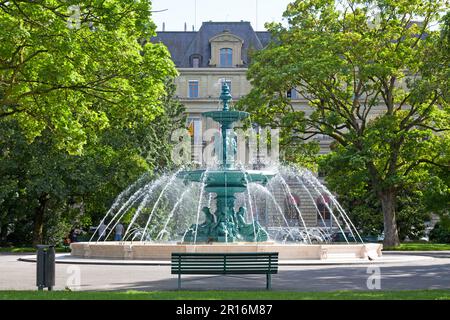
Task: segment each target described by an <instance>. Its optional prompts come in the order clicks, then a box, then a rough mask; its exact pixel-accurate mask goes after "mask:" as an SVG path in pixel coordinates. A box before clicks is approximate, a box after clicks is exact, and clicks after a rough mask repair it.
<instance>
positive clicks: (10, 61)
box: [0, 0, 176, 154]
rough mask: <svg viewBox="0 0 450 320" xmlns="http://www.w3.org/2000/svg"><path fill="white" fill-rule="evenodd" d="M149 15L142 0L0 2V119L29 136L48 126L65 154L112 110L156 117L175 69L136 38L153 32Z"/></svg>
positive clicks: (124, 116) (119, 115)
mask: <svg viewBox="0 0 450 320" xmlns="http://www.w3.org/2000/svg"><path fill="white" fill-rule="evenodd" d="M150 15H151V11H150V2H149V1H141V0H138V1H135V0H120V1H119V0H111V1H98V0H88V1H82V3H79V1H72V0H42V1H41V0H40V1H25V0H22V1H21V0H15V1H0V30H1V32H0V43H1V44H2V45H1V47H0V118H6V117H7V118H14V119H15V120H17V123H18V124H19V125H20V127H21V129H22V130H23V132H24V134H25V135H26V137H27V139H28V141H33V139H34V138H36V137H37V136H39V135H40V134H42V132H43V131H44V130H46V129H48V130H50V131H51V133H52V134H53V135H54V136H55V137H54V141H55V142H56V143H57V147H58V148H60V149H65V150H67V151H69V152H70V153H71V154H80V153H81V152H82V149H83V146H84V145H85V144H86V143H87V139H88V138H89V137H94V136H95V135H96V134H97V133H98V132H99V130H102V129H104V128H106V127H107V126H108V125H110V121H111V118H110V117H114V118H116V119H121V121H122V122H123V124H124V125H126V126H129V127H132V126H133V125H134V124H135V122H136V121H139V119H140V118H149V119H150V118H152V119H154V118H155V117H156V116H157V115H158V114H160V113H162V111H163V107H162V104H161V101H160V98H161V97H162V96H164V81H165V79H166V78H167V77H173V76H175V75H176V70H175V68H174V65H173V62H172V61H171V59H170V54H169V53H168V51H167V49H166V48H165V47H164V46H163V45H162V44H153V43H150V42H148V43H146V44H145V45H144V46H143V47H142V46H141V44H140V39H149V38H150V37H151V36H153V35H154V32H155V26H154V24H153V22H152V21H151V20H150ZM138 40H139V41H138ZM106 110H108V113H109V114H110V117H108V116H107V115H106Z"/></svg>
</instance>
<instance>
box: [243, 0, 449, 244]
mask: <svg viewBox="0 0 450 320" xmlns="http://www.w3.org/2000/svg"><path fill="white" fill-rule="evenodd" d="M447 9H448V4H447V2H446V1H436V0H433V1H431V0H425V1H423V0H420V1H419V0H396V1H391V0H366V1H364V0H348V1H340V2H339V5H336V2H335V1H334V0H302V1H300V0H299V1H295V2H294V3H292V4H290V5H289V6H288V8H287V11H286V12H285V14H284V17H285V18H286V19H287V22H288V26H287V27H285V26H283V25H281V24H275V23H274V24H270V25H268V27H269V29H270V31H271V32H272V36H273V39H274V41H273V43H272V44H270V45H269V46H268V47H267V48H266V49H265V50H262V51H260V52H257V53H255V54H254V56H253V59H252V61H253V63H252V66H251V67H250V70H249V73H248V77H249V79H250V81H251V82H252V84H253V86H254V88H253V90H252V91H251V93H250V95H249V96H248V97H247V99H245V101H242V104H243V105H247V106H248V108H247V110H248V111H251V112H253V113H254V114H255V115H254V117H253V118H254V119H256V120H257V121H258V122H260V123H261V124H264V125H270V126H274V127H280V128H282V129H283V130H284V131H285V132H286V133H285V136H290V137H291V140H293V141H292V142H296V143H301V141H302V140H305V139H311V138H314V137H317V136H318V135H325V136H328V137H330V138H332V139H333V140H334V143H333V144H332V152H331V153H330V154H328V155H327V156H325V157H324V158H323V159H322V161H321V164H322V169H321V170H323V172H324V173H325V174H326V176H327V182H328V183H329V184H330V187H331V188H332V189H334V190H335V191H338V193H339V195H340V196H343V197H346V198H347V199H361V201H363V202H366V203H367V204H368V206H367V208H368V209H369V208H370V209H371V210H374V211H376V210H381V212H382V219H383V220H382V221H383V230H384V233H385V241H384V243H385V244H386V245H388V246H395V245H398V244H399V229H404V228H399V223H400V219H401V217H400V216H401V215H402V213H401V212H402V207H403V206H404V204H405V203H408V202H410V203H411V201H409V200H408V198H411V197H412V198H411V199H415V198H416V197H419V199H418V200H417V201H419V202H420V203H422V202H423V201H425V200H424V197H425V196H424V194H423V193H424V192H426V191H427V190H429V189H430V188H431V186H435V187H438V188H439V190H438V191H439V192H441V193H442V194H447V195H448V184H447V183H448V180H447V181H444V180H445V178H446V176H447V175H448V171H449V169H450V167H449V163H450V161H449V159H450V158H449V157H448V146H449V139H450V136H449V130H450V122H449V119H450V103H449V91H448V88H449V83H448V81H449V77H448V75H449V59H448V52H449V51H448V50H447V49H446V48H448V47H447V45H448V36H442V33H441V32H440V30H436V28H431V26H432V25H437V24H438V21H439V20H440V16H441V15H442V13H443V12H444V11H445V10H447ZM446 21H447V22H448V18H447V20H445V19H444V21H441V23H440V25H441V26H442V25H444V27H442V28H441V29H442V30H445V22H446ZM446 43H447V44H446ZM292 88H295V90H296V91H297V93H298V95H299V96H300V97H301V98H302V99H303V100H304V102H305V105H307V107H305V108H304V109H303V110H299V109H298V108H294V105H293V103H292V100H291V99H289V98H288V97H287V95H286V92H287V91H288V90H291V89H292ZM436 171H439V172H436ZM443 188H444V189H445V188H447V191H445V190H444V191H445V192H444V191H443ZM414 201H416V200H414ZM414 201H413V202H414ZM441 203H442V202H441ZM413 207H414V205H413ZM447 209H448V206H447ZM403 210H404V209H403ZM417 210H418V211H417ZM417 210H416V209H414V210H413V211H414V214H413V216H415V215H419V216H420V215H421V214H420V213H419V211H422V210H419V209H417ZM416 211H417V212H416ZM403 212H405V214H406V212H409V213H408V214H406V216H405V218H406V220H409V219H410V218H411V217H410V215H411V214H412V211H411V210H407V211H403ZM373 218H374V219H376V217H373Z"/></svg>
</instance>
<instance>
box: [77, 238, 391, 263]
mask: <svg viewBox="0 0 450 320" xmlns="http://www.w3.org/2000/svg"><path fill="white" fill-rule="evenodd" d="M70 247H71V249H72V252H71V255H72V256H74V257H80V258H107V259H108V258H109V259H123V260H170V259H171V254H172V253H173V252H198V253H221V252H224V253H238V252H278V253H279V259H280V260H326V259H331V260H339V259H345V260H348V259H366V260H367V259H369V258H370V259H377V258H379V257H381V255H382V253H381V249H382V247H383V245H382V244H379V243H366V244H312V245H311V244H295V243H292V244H286V243H285V244H281V243H274V242H257V243H255V242H238V243H211V244H197V245H193V244H180V243H153V242H151V243H150V242H147V243H146V242H143V243H141V242H113V241H108V242H97V243H96V242H90V243H89V242H76V243H72V244H71V245H70Z"/></svg>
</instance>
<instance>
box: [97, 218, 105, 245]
mask: <svg viewBox="0 0 450 320" xmlns="http://www.w3.org/2000/svg"><path fill="white" fill-rule="evenodd" d="M105 236H106V224H105V222H104V221H103V220H102V221H101V222H100V225H99V226H98V241H103V240H105Z"/></svg>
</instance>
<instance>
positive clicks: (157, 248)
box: [71, 84, 381, 260]
mask: <svg viewBox="0 0 450 320" xmlns="http://www.w3.org/2000/svg"><path fill="white" fill-rule="evenodd" d="M220 99H221V100H222V103H223V108H222V110H220V111H211V112H206V113H204V114H203V116H205V117H207V118H211V119H213V120H214V121H216V122H217V123H219V124H220V129H221V136H220V138H221V145H220V150H219V151H220V152H218V153H219V154H220V160H219V161H218V166H217V167H216V168H213V167H211V168H205V169H197V170H184V171H182V170H181V169H180V170H178V171H177V172H175V173H172V174H170V175H165V176H163V177H161V178H159V179H157V180H155V181H153V182H149V183H146V184H144V186H142V187H139V188H138V189H137V190H136V191H134V193H133V192H132V190H133V189H134V188H135V186H137V185H139V183H141V182H139V183H136V184H134V185H133V186H130V187H129V188H127V190H126V191H124V192H123V193H121V194H120V195H119V196H118V198H117V200H116V201H115V203H114V204H113V206H112V207H111V209H110V210H109V211H108V212H107V214H106V215H105V217H104V218H103V220H102V221H103V222H104V221H106V220H107V219H108V218H110V217H111V216H112V217H111V218H110V221H109V223H108V224H107V227H110V226H112V228H111V230H110V231H109V233H108V234H107V237H106V239H105V240H104V241H96V242H93V239H94V236H93V237H92V238H91V241H90V242H87V243H73V244H71V248H72V255H74V256H81V257H96V258H121V259H149V260H158V259H162V260H169V259H170V255H171V253H172V252H265V251H266V252H267V251H278V252H279V258H280V259H282V260H283V259H290V260H298V259H333V258H352V259H355V258H367V257H368V256H371V258H372V259H373V258H376V257H378V256H380V255H381V245H380V244H364V243H363V242H362V240H361V237H360V236H359V233H358V231H357V230H356V228H355V226H354V225H353V223H352V222H351V221H350V219H349V217H348V215H347V214H346V213H345V211H344V210H343V208H342V207H341V206H340V205H339V203H338V202H337V201H336V199H335V197H334V196H333V195H332V194H331V193H330V192H329V191H328V190H327V189H326V188H325V186H323V185H322V184H321V183H320V182H319V181H318V180H317V178H316V177H314V176H313V175H312V173H310V172H309V171H307V170H304V169H298V168H295V167H282V166H279V167H277V168H275V170H264V171H263V170H246V169H245V168H244V167H243V166H242V165H239V166H236V165H235V157H236V151H237V150H236V149H237V147H236V140H235V137H234V136H233V132H232V131H231V129H232V126H233V123H235V122H238V121H241V120H244V119H246V118H248V117H249V114H248V113H246V112H242V111H233V110H230V108H229V101H230V100H231V95H230V93H229V88H228V86H227V85H226V84H224V85H223V87H222V94H221V96H220ZM216 151H217V150H216ZM288 178H289V179H290V180H289V181H288ZM292 178H293V179H292ZM290 181H294V182H296V183H297V186H295V185H292V186H291V185H290V184H291V182H290ZM296 188H297V189H296ZM250 189H252V190H250ZM299 190H304V191H306V195H305V196H304V197H303V200H302V201H305V202H306V204H305V203H303V202H302V203H297V200H296V198H295V197H294V192H300V191H299ZM129 193H132V195H131V196H129V197H128V199H126V197H127V195H128V194H129ZM313 193H315V194H317V195H318V196H319V198H318V199H320V200H321V201H322V202H323V204H324V206H325V208H326V210H327V211H328V213H329V216H330V219H331V221H333V222H335V223H336V225H337V228H338V229H339V230H338V231H340V232H342V233H343V235H344V239H345V240H346V243H347V244H331V243H330V239H331V235H332V233H333V232H334V229H336V228H334V227H333V226H332V224H331V223H330V225H329V226H327V224H326V222H325V217H324V215H323V212H321V210H319V208H318V205H317V203H316V201H315V200H314V197H313ZM324 194H325V195H326V196H327V197H328V198H330V199H331V203H332V206H331V205H330V204H329V203H328V202H327V201H326V199H325V196H324ZM213 195H214V196H215V198H214V196H213ZM238 198H239V199H242V200H239V201H237V199H238ZM280 198H281V200H283V199H284V201H285V208H284V209H283V208H282V207H281V205H280V203H281V202H280ZM125 199H126V201H125V202H124V200H125ZM213 199H214V200H213ZM255 199H264V201H263V203H259V202H257V200H255ZM266 200H267V201H266ZM286 200H287V203H288V206H289V205H290V206H293V207H294V209H295V210H294V211H295V213H296V214H295V216H296V218H295V219H294V220H296V222H295V223H293V222H292V220H293V218H292V216H291V217H289V218H288V217H287V212H286V211H287V209H288V208H287V207H286ZM252 201H253V202H252ZM258 201H259V200H258ZM123 202H124V203H123ZM239 202H242V203H243V204H242V206H240V205H239V206H238V208H236V205H237V204H238V203H239ZM122 203H123V204H122ZM204 203H205V204H207V206H204V207H202V205H203V204H204ZM264 203H265V205H264ZM308 203H309V205H308ZM246 204H248V205H246ZM270 206H274V212H275V214H272V213H271V210H270ZM247 207H248V208H249V210H250V211H249V214H247ZM257 207H258V211H263V212H262V213H261V212H258V216H257V219H255V210H256V208H257ZM308 208H309V209H308ZM311 208H313V209H312V211H313V212H312V213H311V212H310V213H307V212H308V210H309V211H311ZM334 208H335V209H336V210H334ZM305 212H306V213H305ZM129 215H131V220H130V221H129V222H127V221H128V220H127V221H125V220H126V217H127V216H129ZM146 215H148V216H147V218H146ZM260 216H261V217H263V218H264V219H260ZM319 218H320V220H321V221H322V225H323V227H317V226H315V225H312V222H311V221H317V220H318V219H319ZM140 219H141V220H142V221H141V220H140ZM202 219H203V220H202ZM247 220H251V221H250V222H248V221H247ZM260 220H264V222H261V221H260ZM120 221H123V222H125V223H126V224H128V227H127V229H126V233H125V236H124V239H125V240H127V239H130V238H131V240H132V241H131V242H130V241H122V242H113V241H106V240H107V239H108V237H109V236H110V235H111V234H112V232H113V229H114V228H115V226H116V225H117V224H118V223H119V222H120ZM284 225H286V226H284ZM142 226H143V227H142ZM97 229H98V228H97ZM96 231H97V230H96ZM346 231H347V232H350V234H351V236H352V237H353V238H354V239H356V237H355V236H354V235H355V234H356V235H357V236H358V237H359V239H360V240H361V242H360V243H355V244H350V243H349V240H348V239H347V237H346V234H345V232H346ZM279 235H281V237H282V239H281V241H282V243H278V242H277V240H279ZM136 238H138V239H140V241H134V240H135V239H136ZM163 238H166V240H165V241H162V239H163ZM152 239H155V240H156V241H155V240H152ZM161 241H162V242H161ZM313 242H314V244H313ZM316 243H317V244H316Z"/></svg>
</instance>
